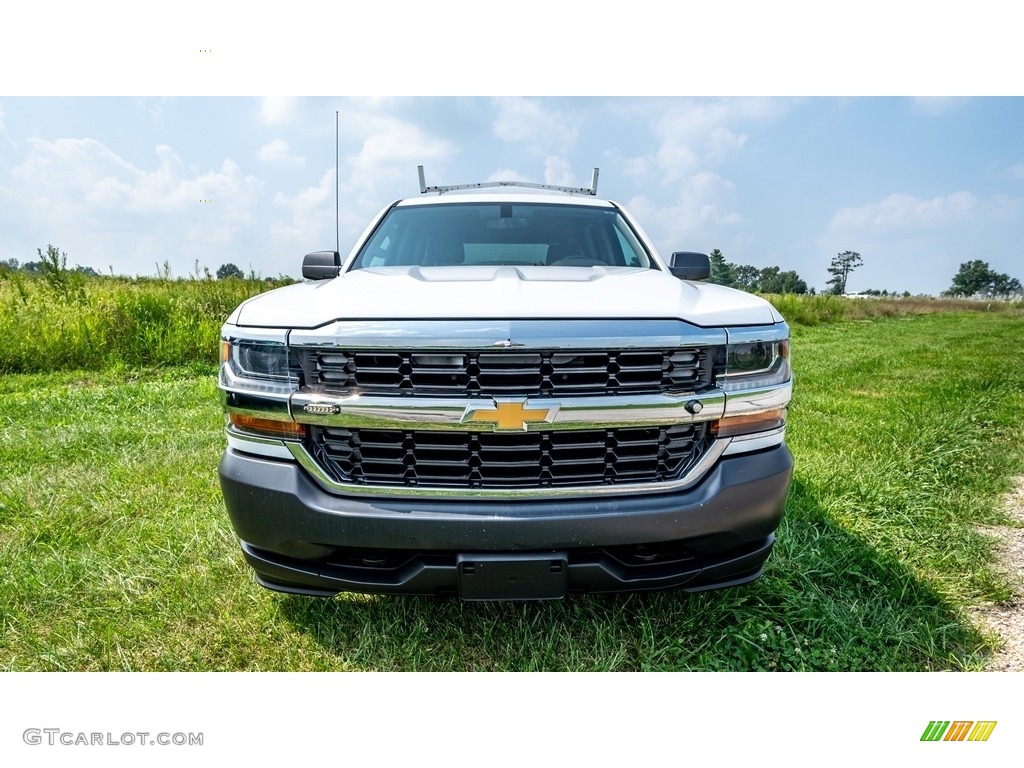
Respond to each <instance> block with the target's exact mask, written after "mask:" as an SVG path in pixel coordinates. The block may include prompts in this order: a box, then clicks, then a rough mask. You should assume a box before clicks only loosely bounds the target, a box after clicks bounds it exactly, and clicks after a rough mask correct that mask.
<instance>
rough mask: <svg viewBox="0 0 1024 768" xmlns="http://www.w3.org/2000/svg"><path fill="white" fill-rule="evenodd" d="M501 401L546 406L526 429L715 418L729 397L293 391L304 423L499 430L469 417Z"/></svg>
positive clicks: (537, 408)
mask: <svg viewBox="0 0 1024 768" xmlns="http://www.w3.org/2000/svg"><path fill="white" fill-rule="evenodd" d="M500 403H519V404H521V405H522V407H523V409H525V410H526V411H528V412H532V411H537V412H546V413H547V416H546V417H545V418H544V420H542V421H525V422H524V423H523V425H522V426H523V431H527V432H540V431H545V432H547V431H550V430H559V429H594V428H608V429H613V428H617V427H638V426H662V425H665V424H690V423H694V422H703V421H713V420H715V419H720V418H722V416H723V415H724V413H725V403H726V398H725V394H724V393H723V392H722V391H721V390H715V391H713V392H708V393H704V394H701V395H694V394H689V395H638V396H634V397H629V396H622V397H615V396H601V397H594V396H580V397H560V398H546V397H533V398H522V397H519V398H515V397H477V398H468V397H452V398H439V397H385V396H375V395H355V396H352V397H338V396H332V395H327V394H317V393H313V392H299V393H297V394H295V395H293V396H292V399H291V416H292V418H293V419H294V420H295V421H297V422H299V423H300V424H310V425H314V426H320V427H360V428H367V427H370V428H374V429H406V430H416V429H427V430H454V431H461V432H468V431H480V430H492V429H493V430H494V431H498V426H497V424H487V423H484V422H479V421H477V422H475V423H473V424H472V425H470V424H467V422H468V421H469V420H470V418H471V416H472V414H473V413H475V412H476V411H477V410H479V409H480V408H481V406H483V407H491V408H493V407H496V406H497V404H500ZM307 408H308V409H309V410H307ZM692 411H696V413H693V412H692Z"/></svg>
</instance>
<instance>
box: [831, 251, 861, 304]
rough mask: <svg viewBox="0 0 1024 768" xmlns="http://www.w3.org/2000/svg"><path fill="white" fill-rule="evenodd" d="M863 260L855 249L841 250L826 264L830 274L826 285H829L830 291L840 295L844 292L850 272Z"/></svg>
mask: <svg viewBox="0 0 1024 768" xmlns="http://www.w3.org/2000/svg"><path fill="white" fill-rule="evenodd" d="M863 261H864V260H863V259H862V258H861V256H860V254H859V253H857V252H856V251H843V252H842V253H840V254H839V255H838V256H836V257H835V258H834V259H832V263H831V264H829V266H828V273H829V274H830V275H832V277H830V278H829V279H828V280H827V281H826V283H825V284H826V285H831V286H832V288H831V290H830V293H834V294H836V295H842V294H844V293H846V280H847V278H849V277H850V273H851V272H853V270H855V269H856V268H857V267H859V266H860V265H861V262H863Z"/></svg>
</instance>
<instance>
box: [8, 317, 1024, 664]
mask: <svg viewBox="0 0 1024 768" xmlns="http://www.w3.org/2000/svg"><path fill="white" fill-rule="evenodd" d="M218 322H219V321H218ZM1022 326H1024V323H1022V321H1021V319H1020V318H1019V315H1018V314H1016V313H1014V312H1006V311H1001V312H984V311H983V312H974V313H954V314H927V315H920V316H912V317H898V318H877V319H870V320H861V321H854V322H850V321H846V322H835V323H831V324H821V325H814V326H808V327H804V326H797V327H795V329H794V341H793V355H794V368H795V371H796V387H795V397H794V401H793V404H792V408H791V411H790V422H789V432H788V438H789V443H790V446H791V448H792V450H793V453H794V455H795V457H796V474H795V482H794V486H793V490H792V493H791V496H790V500H789V504H788V506H787V514H786V517H785V519H784V522H783V524H782V527H781V528H780V530H779V537H778V544H777V547H776V550H775V552H774V553H773V555H772V558H771V559H770V560H769V564H768V568H767V570H766V573H765V575H764V576H763V577H762V578H761V579H760V580H758V581H757V582H755V583H753V584H751V585H749V586H745V587H740V588H734V589H730V590H724V591H720V592H714V593H705V594H701V595H697V596H687V595H686V594H685V593H682V592H664V593H654V594H647V595H639V594H638V595H630V596H610V597H607V596H605V597H603V596H582V597H570V598H568V599H566V600H564V601H560V602H556V603H542V604H512V603H497V604H463V603H460V602H458V601H456V600H435V599H430V598H389V597H373V596H362V595H343V596H339V597H338V598H335V599H331V600H318V599H311V598H300V597H290V596H283V595H278V594H274V593H271V592H268V591H266V590H264V589H262V588H260V587H258V586H257V585H255V583H254V582H253V580H252V578H251V575H250V573H249V571H248V570H247V567H246V566H245V564H244V562H243V560H242V557H241V554H240V552H239V550H238V546H237V541H236V538H235V536H234V533H233V532H232V530H231V527H230V524H229V522H228V519H227V515H226V513H225V511H224V508H223V504H222V501H221V498H220V491H219V487H218V484H217V476H216V466H217V461H218V458H219V455H220V452H221V450H222V448H223V433H222V424H223V420H222V416H221V413H220V410H219V405H218V400H217V396H216V388H215V385H214V368H213V366H212V365H210V364H208V363H203V362H197V361H195V360H192V361H190V362H189V365H188V366H185V367H171V368H164V369H152V368H142V369H135V368H132V367H130V366H129V365H126V364H125V363H124V362H120V361H119V362H117V363H116V365H114V366H113V368H111V367H110V366H107V368H106V369H102V367H100V366H98V368H97V370H94V371H82V370H78V371H69V372H56V373H47V374H40V373H25V374H16V375H13V374H9V375H5V376H3V377H0V562H2V564H3V567H2V570H0V574H2V576H0V668H2V669H7V670H300V669H301V670H306V669H313V670H747V669H795V670H933V669H979V668H981V667H982V666H983V665H984V662H985V658H986V655H987V654H988V653H989V652H990V651H991V650H992V646H993V639H992V638H991V637H988V636H985V635H983V634H981V633H979V631H978V630H977V628H976V627H975V626H973V625H972V624H971V622H970V621H969V619H968V617H967V611H968V609H969V608H970V607H972V606H975V605H978V604H980V603H983V602H986V601H993V602H1000V601H1005V600H1007V599H1008V597H1009V594H1010V593H1009V586H1008V585H1007V584H1006V583H1005V582H1004V581H1003V580H1002V579H1001V578H1000V576H999V575H998V574H997V572H996V571H995V569H993V567H992V566H993V553H992V542H991V541H990V540H989V539H987V538H985V537H984V536H982V535H981V534H979V533H977V532H976V531H975V528H976V526H979V525H983V524H985V525H987V524H994V523H998V524H1006V523H1007V522H1008V520H1006V519H1005V518H1004V516H1003V515H1002V514H1001V513H1000V512H999V510H998V504H997V500H998V497H999V495H1000V494H1001V493H1002V492H1004V491H1006V490H1008V489H1009V487H1010V485H1011V482H1012V478H1013V477H1014V476H1015V475H1018V474H1021V473H1022V472H1024V452H1022V449H1021V445H1024V430H1022V426H1021V425H1022V424H1024V391H1022V387H1021V385H1020V382H1021V381H1024V359H1022V358H1021V356H1020V355H1019V354H1017V353H1016V350H1017V348H1018V346H1019V343H1020V339H1021V338H1022V337H1024V327H1022ZM3 338H4V337H2V336H0V349H2V348H3V346H4V344H5V342H4V341H2V339H3Z"/></svg>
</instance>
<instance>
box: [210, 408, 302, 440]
mask: <svg viewBox="0 0 1024 768" xmlns="http://www.w3.org/2000/svg"><path fill="white" fill-rule="evenodd" d="M228 418H229V420H230V422H231V426H233V427H234V428H235V429H239V430H241V431H243V432H249V433H252V434H256V435H262V436H264V437H283V438H287V439H289V440H294V439H296V438H301V437H305V436H306V428H305V427H304V426H303V425H302V424H296V423H295V422H294V421H274V420H273V419H261V418H258V417H256V416H245V415H242V414H240V413H232V414H231V415H230V416H229V417H228Z"/></svg>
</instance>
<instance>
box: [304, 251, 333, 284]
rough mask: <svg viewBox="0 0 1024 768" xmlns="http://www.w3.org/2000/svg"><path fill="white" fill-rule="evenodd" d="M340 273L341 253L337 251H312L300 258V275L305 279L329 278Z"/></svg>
mask: <svg viewBox="0 0 1024 768" xmlns="http://www.w3.org/2000/svg"><path fill="white" fill-rule="evenodd" d="M340 273H341V254H340V253H338V252H337V251H313V253H307V254H306V255H305V256H304V257H303V259H302V276H303V277H304V278H305V279H306V280H330V279H331V278H332V277H337V276H338V275H339V274H340Z"/></svg>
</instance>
